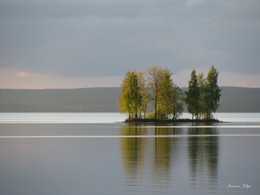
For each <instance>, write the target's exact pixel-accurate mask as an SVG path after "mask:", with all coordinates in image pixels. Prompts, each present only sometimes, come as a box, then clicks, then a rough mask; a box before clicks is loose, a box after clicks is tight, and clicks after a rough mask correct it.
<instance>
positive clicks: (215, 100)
mask: <svg viewBox="0 0 260 195" xmlns="http://www.w3.org/2000/svg"><path fill="white" fill-rule="evenodd" d="M218 74H219V73H218V71H217V70H216V69H215V68H214V66H213V65H212V66H211V69H210V70H209V72H208V75H207V77H206V78H204V75H203V73H199V74H198V75H197V74H196V70H195V69H194V70H193V71H192V72H191V78H190V80H189V83H188V89H187V90H185V91H183V90H181V89H180V88H179V87H178V86H177V85H176V84H175V83H174V82H173V80H172V76H173V74H172V72H171V71H170V70H169V69H168V68H162V67H159V66H152V67H150V68H149V69H148V74H147V75H148V76H145V74H144V73H143V71H142V70H140V71H132V72H131V71H128V72H126V74H125V77H124V79H123V81H122V84H121V94H120V97H119V99H118V106H119V108H120V109H119V111H120V112H121V113H127V114H128V118H127V119H126V120H125V122H129V123H131V122H135V123H136V122H142V123H143V122H219V120H217V119H214V118H213V113H214V112H216V110H217V108H218V106H219V99H220V96H221V89H220V88H219V86H218ZM185 106H186V108H187V111H188V112H189V113H191V115H192V118H191V119H180V116H181V114H182V112H183V111H184V107H185Z"/></svg>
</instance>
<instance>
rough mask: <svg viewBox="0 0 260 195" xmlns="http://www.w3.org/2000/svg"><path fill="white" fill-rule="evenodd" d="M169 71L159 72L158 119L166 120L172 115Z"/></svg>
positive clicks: (170, 74)
mask: <svg viewBox="0 0 260 195" xmlns="http://www.w3.org/2000/svg"><path fill="white" fill-rule="evenodd" d="M171 76H172V73H171V72H170V70H169V69H167V68H165V69H162V70H161V77H160V79H159V83H158V86H159V91H158V118H160V119H167V118H168V117H169V115H170V114H172V108H173V106H172V96H173V81H172V79H171Z"/></svg>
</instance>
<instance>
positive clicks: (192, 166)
mask: <svg viewBox="0 0 260 195" xmlns="http://www.w3.org/2000/svg"><path fill="white" fill-rule="evenodd" d="M216 133H217V132H216V129H213V128H209V129H204V128H203V129H197V128H194V129H179V128H178V129H175V128H173V127H169V128H160V127H157V126H149V127H144V126H142V125H136V124H130V125H123V126H121V135H176V134H191V135H194V134H196V135H197V134H198V135H199V134H216ZM183 156H184V158H180V157H183ZM121 157H122V162H123V163H122V164H123V169H124V173H125V176H126V181H127V185H128V186H135V187H136V186H142V185H145V184H146V183H147V182H148V183H151V182H152V183H153V185H156V184H160V185H158V186H159V187H161V189H167V188H168V187H170V186H171V185H172V181H173V180H174V177H175V174H174V170H177V169H179V168H180V167H182V168H183V167H184V168H185V169H188V170H187V171H188V172H189V174H190V178H191V183H192V186H193V188H199V187H200V186H198V184H200V185H201V184H203V182H201V181H200V180H206V182H207V184H206V185H208V187H207V188H211V189H214V188H215V186H216V182H217V167H218V137H215V136H213V137H188V138H184V137H181V138H180V137H150V138H147V137H146V138H145V137H129V138H127V137H123V138H121ZM158 186H157V188H158Z"/></svg>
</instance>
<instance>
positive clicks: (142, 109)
mask: <svg viewBox="0 0 260 195" xmlns="http://www.w3.org/2000/svg"><path fill="white" fill-rule="evenodd" d="M136 75H137V78H138V86H139V92H140V95H141V97H142V101H141V106H140V108H139V113H140V114H139V116H140V117H142V115H143V117H144V118H145V117H146V112H147V109H148V108H147V107H148V101H149V98H148V89H147V86H146V81H145V76H144V73H143V71H142V70H140V71H138V72H137V73H136Z"/></svg>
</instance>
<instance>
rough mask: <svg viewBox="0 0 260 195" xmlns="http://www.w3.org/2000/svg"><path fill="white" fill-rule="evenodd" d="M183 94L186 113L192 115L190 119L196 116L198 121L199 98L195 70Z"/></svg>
mask: <svg viewBox="0 0 260 195" xmlns="http://www.w3.org/2000/svg"><path fill="white" fill-rule="evenodd" d="M185 94H186V98H185V103H186V104H187V107H188V112H189V113H191V114H192V119H193V118H194V116H196V118H197V119H198V114H199V98H200V96H199V87H198V80H197V75H196V70H195V69H194V70H193V71H192V72H191V79H190V81H189V87H188V91H186V92H185Z"/></svg>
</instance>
